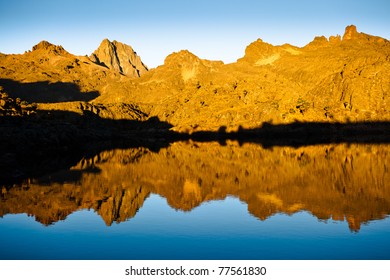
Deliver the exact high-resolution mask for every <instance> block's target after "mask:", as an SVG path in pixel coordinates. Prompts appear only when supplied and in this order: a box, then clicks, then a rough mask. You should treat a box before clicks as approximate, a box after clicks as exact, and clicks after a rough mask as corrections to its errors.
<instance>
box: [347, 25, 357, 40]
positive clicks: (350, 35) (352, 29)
mask: <svg viewBox="0 0 390 280" xmlns="http://www.w3.org/2000/svg"><path fill="white" fill-rule="evenodd" d="M358 35H359V33H358V32H357V28H356V26H355V25H348V26H347V27H346V28H345V32H344V36H343V40H351V39H354V38H357V37H358Z"/></svg>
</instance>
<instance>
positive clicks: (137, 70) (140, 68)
mask: <svg viewBox="0 0 390 280" xmlns="http://www.w3.org/2000/svg"><path fill="white" fill-rule="evenodd" d="M90 59H91V60H92V61H93V62H95V63H97V64H100V65H103V66H106V67H108V68H109V69H113V70H115V71H117V72H119V73H121V74H123V75H126V76H129V77H140V76H141V75H143V74H145V73H146V72H147V71H148V68H147V67H146V66H145V65H144V64H143V62H142V61H141V58H140V57H139V56H138V55H137V53H136V52H135V51H134V50H133V48H132V47H131V46H129V45H126V44H122V43H120V42H117V41H115V40H114V41H112V42H110V41H109V40H108V39H104V40H103V41H102V43H101V44H100V46H99V48H98V49H97V50H96V51H94V52H93V53H92V55H91V56H90Z"/></svg>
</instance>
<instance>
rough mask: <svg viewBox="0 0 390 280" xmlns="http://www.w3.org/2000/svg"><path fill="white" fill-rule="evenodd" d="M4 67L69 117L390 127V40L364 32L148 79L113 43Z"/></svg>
mask: <svg viewBox="0 0 390 280" xmlns="http://www.w3.org/2000/svg"><path fill="white" fill-rule="evenodd" d="M0 64H1V68H0V85H2V86H3V87H4V88H5V90H6V91H7V93H8V94H9V95H10V96H11V97H13V98H17V97H19V98H21V99H22V100H26V101H28V102H37V103H38V105H39V106H40V104H39V103H41V104H42V103H53V102H55V103H57V104H56V105H55V106H56V108H57V109H58V108H61V109H62V110H69V109H70V110H74V109H71V108H74V105H72V104H71V103H63V101H83V102H89V103H91V104H95V105H96V106H100V105H101V104H118V103H119V104H137V106H139V107H141V108H142V110H143V113H145V114H146V115H148V116H149V117H158V118H159V119H160V120H162V121H166V122H169V123H171V124H172V125H173V129H174V130H177V131H188V132H191V131H196V130H218V129H219V128H220V127H226V128H227V130H237V129H238V127H240V126H241V127H246V128H252V127H258V126H260V125H261V124H262V123H264V122H268V123H274V124H275V123H291V122H294V121H296V120H298V121H310V122H312V121H317V122H318V121H325V122H354V121H378V120H382V121H388V120H390V111H389V109H388V104H389V90H390V82H389V81H390V42H389V41H388V40H386V39H384V38H380V37H376V36H372V35H367V34H364V33H359V32H358V31H357V29H356V27H355V26H348V27H347V28H346V30H345V34H344V35H343V36H342V37H341V36H331V37H330V38H325V37H323V36H322V37H316V38H315V39H314V40H313V41H312V42H310V43H309V44H308V45H306V46H305V47H302V48H298V47H295V46H292V45H288V44H285V45H281V46H273V45H271V44H268V43H266V42H263V41H262V40H261V39H259V40H257V41H255V42H253V43H252V44H250V45H249V46H248V47H247V48H246V50H245V56H244V57H243V58H240V59H238V61H237V62H236V63H231V64H226V65H225V64H223V63H222V62H220V61H209V60H204V59H200V58H198V57H197V56H196V55H194V54H192V53H190V52H189V51H180V52H177V53H173V54H171V55H169V56H168V57H167V58H166V60H165V62H164V64H163V65H161V66H159V67H157V68H155V69H152V70H151V71H147V68H146V66H144V64H143V63H142V61H141V59H140V58H139V56H137V55H136V54H135V52H134V51H133V50H132V48H131V47H130V46H127V45H125V44H122V43H119V42H116V41H113V42H110V41H109V40H107V39H106V40H103V42H102V43H101V45H100V47H99V48H98V49H97V50H96V51H95V52H94V53H93V54H92V55H91V56H90V57H77V56H74V55H71V54H69V53H68V52H66V51H65V50H64V49H63V48H62V47H61V46H54V45H51V44H50V43H47V42H41V43H40V44H38V45H37V46H35V47H33V50H32V51H31V52H27V53H25V54H23V55H0ZM138 76H141V77H138ZM134 77H135V78H134ZM137 77H138V78H137ZM95 105H94V106H95ZM45 106H46V107H45V108H48V106H49V107H50V105H45ZM91 106H92V105H91ZM115 106H116V105H115ZM115 106H114V107H115ZM107 115H110V114H107ZM121 118H126V114H122V115H121ZM130 118H132V117H130Z"/></svg>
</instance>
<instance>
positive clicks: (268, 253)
mask: <svg viewBox="0 0 390 280" xmlns="http://www.w3.org/2000/svg"><path fill="white" fill-rule="evenodd" d="M389 167H390V147H389V146H388V145H355V144H354V145H347V144H339V145H332V144H329V145H318V146H306V147H301V148H292V147H274V148H272V149H264V148H262V147H261V146H260V145H256V144H245V145H239V144H238V143H235V142H228V143H226V145H220V144H219V143H195V142H176V143H173V144H172V145H170V146H169V147H167V148H164V149H161V150H160V151H159V152H152V151H150V150H148V149H146V148H135V149H125V150H123V149H122V150H121V149H116V150H106V151H100V152H98V153H96V154H94V155H89V156H88V157H86V156H83V157H81V158H80V160H79V161H78V162H75V163H74V164H73V165H72V167H70V168H69V169H64V170H60V171H58V172H55V173H52V174H48V175H45V176H41V177H38V178H31V179H29V180H26V181H25V182H23V183H21V184H17V185H14V186H13V187H7V188H5V187H3V189H2V194H1V202H0V216H1V217H2V218H0V259H390V219H389V213H390V183H389V182H390V171H389Z"/></svg>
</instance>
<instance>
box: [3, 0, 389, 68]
mask: <svg viewBox="0 0 390 280" xmlns="http://www.w3.org/2000/svg"><path fill="white" fill-rule="evenodd" d="M389 15H390V1H388V0H368V1H359V0H355V1H342V0H327V1H314V0H310V1H309V0H302V1H298V0H296V1H287V0H275V1H271V0H269V1H261V0H258V1H255V0H252V1H250V0H214V1H213V0H198V1H187V0H165V1H156V0H145V1H141V0H138V1H133V0H127V1H126V0H115V1H108V0H107V1H90V0H84V1H83V0H66V1H58V0H41V1H39V0H36V1H32V0H31V1H29V0H12V1H11V0H9V1H7V0H0V52H2V53H23V52H24V51H26V50H29V49H31V47H32V46H33V45H35V44H37V43H38V42H39V41H41V40H47V41H50V42H52V43H54V44H59V45H62V46H63V47H64V48H65V49H66V50H68V51H69V52H71V53H73V54H77V55H85V54H88V55H89V54H91V53H92V52H93V51H94V50H95V49H96V48H97V47H98V46H99V44H100V42H101V41H102V40H103V39H104V38H108V39H110V40H117V41H121V42H123V43H126V44H129V45H131V46H132V47H133V48H134V50H135V51H137V53H138V54H139V55H140V56H141V59H142V60H143V61H144V62H145V63H146V65H148V66H149V67H156V66H158V65H160V64H162V63H163V62H164V59H165V57H166V56H167V55H169V54H170V53H172V52H175V51H179V50H182V49H188V50H189V51H191V52H193V53H194V54H196V55H198V56H199V57H201V58H206V59H213V60H223V61H224V62H226V63H229V62H234V61H236V60H237V59H238V58H240V57H242V56H243V55H244V51H245V47H246V46H247V45H248V44H249V43H251V42H253V41H255V40H256V39H257V38H261V39H263V40H264V41H266V42H269V43H272V44H283V43H291V44H293V45H296V46H304V45H306V44H307V43H309V42H310V41H311V40H312V39H313V38H314V36H317V35H325V36H327V37H328V36H330V35H336V34H340V35H342V34H343V33H344V28H345V27H346V26H347V25H350V24H355V25H356V26H357V28H358V31H360V32H364V33H368V34H373V35H378V36H381V37H384V38H387V39H390V16H389Z"/></svg>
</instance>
